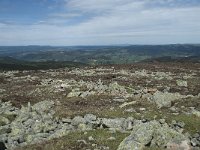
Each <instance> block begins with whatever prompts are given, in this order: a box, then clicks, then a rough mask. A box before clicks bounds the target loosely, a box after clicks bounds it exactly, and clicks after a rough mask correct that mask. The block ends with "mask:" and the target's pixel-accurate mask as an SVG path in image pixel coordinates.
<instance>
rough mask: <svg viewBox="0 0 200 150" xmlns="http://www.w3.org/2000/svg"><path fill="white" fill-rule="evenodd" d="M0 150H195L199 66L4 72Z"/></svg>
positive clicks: (199, 133) (199, 122)
mask: <svg viewBox="0 0 200 150" xmlns="http://www.w3.org/2000/svg"><path fill="white" fill-rule="evenodd" d="M0 149H2V150H4V149H12V150H55V149H56V150H148V149H149V150H157V149H159V150H160V149H161V150H162V149H170V150H182V149H184V150H191V149H194V150H198V149H200V64H199V63H177V62H176V63H140V64H134V65H107V66H96V67H88V66H87V67H79V68H78V67H76V68H63V69H50V70H29V71H2V72H0Z"/></svg>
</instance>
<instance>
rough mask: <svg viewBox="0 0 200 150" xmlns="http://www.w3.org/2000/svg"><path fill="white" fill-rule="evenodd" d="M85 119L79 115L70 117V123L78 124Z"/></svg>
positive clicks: (82, 122) (83, 122)
mask: <svg viewBox="0 0 200 150" xmlns="http://www.w3.org/2000/svg"><path fill="white" fill-rule="evenodd" d="M85 123H86V120H85V119H84V118H83V117H81V116H76V117H74V118H73V119H72V122H71V124H72V125H74V126H78V125H79V124H85Z"/></svg>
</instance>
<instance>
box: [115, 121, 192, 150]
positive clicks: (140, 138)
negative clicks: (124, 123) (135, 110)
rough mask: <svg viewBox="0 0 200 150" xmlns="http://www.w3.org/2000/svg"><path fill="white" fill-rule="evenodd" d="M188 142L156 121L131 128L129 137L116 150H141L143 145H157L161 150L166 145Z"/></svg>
mask: <svg viewBox="0 0 200 150" xmlns="http://www.w3.org/2000/svg"><path fill="white" fill-rule="evenodd" d="M185 140H188V139H187V137H185V136H184V135H183V134H181V133H179V132H177V131H175V130H173V129H171V128H170V127H169V126H168V125H166V124H164V125H161V124H160V123H159V122H157V121H151V122H146V123H138V124H136V125H135V126H134V127H133V130H132V133H131V135H130V136H128V137H127V138H125V139H124V140H123V141H122V142H121V144H120V145H119V147H118V150H130V149H136V150H137V149H142V148H143V147H145V145H148V144H150V146H154V145H157V146H159V147H161V148H164V147H165V146H167V143H169V142H171V141H173V142H182V141H185Z"/></svg>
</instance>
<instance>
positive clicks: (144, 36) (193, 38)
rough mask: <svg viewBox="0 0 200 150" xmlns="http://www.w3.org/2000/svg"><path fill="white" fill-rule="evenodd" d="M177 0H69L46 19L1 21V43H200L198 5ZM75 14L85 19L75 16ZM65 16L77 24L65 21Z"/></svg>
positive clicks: (199, 9)
mask: <svg viewBox="0 0 200 150" xmlns="http://www.w3.org/2000/svg"><path fill="white" fill-rule="evenodd" d="M175 2H177V0H167V1H166V0H140V1H139V0H98V1H97V0H70V1H69V0H68V1H66V3H65V7H66V10H67V11H66V12H63V13H56V14H51V17H52V18H51V19H50V20H46V23H45V21H44V22H42V23H39V24H35V25H29V26H26V25H21V26H20V25H6V26H5V25H1V24H0V32H1V34H0V39H1V40H0V44H1V45H4V44H13V45H15V44H17V45H20V44H50V45H87V44H90V45H92V44H123V43H133V44H145V43H146V44H161V43H196V42H200V18H199V14H200V7H199V6H188V5H183V4H182V5H181V6H180V4H179V3H178V4H176V3H175ZM160 5H162V6H160ZM165 5H166V7H163V6H165ZM170 5H173V7H170ZM90 15H91V16H90ZM79 16H82V18H83V20H81V21H80V20H76V17H79ZM88 16H90V17H88ZM68 19H72V20H73V21H74V20H75V22H76V23H70V22H67V20H68ZM79 19H80V18H79ZM69 21H70V20H69ZM52 22H53V23H52Z"/></svg>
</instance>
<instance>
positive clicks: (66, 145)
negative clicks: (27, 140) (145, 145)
mask: <svg viewBox="0 0 200 150" xmlns="http://www.w3.org/2000/svg"><path fill="white" fill-rule="evenodd" d="M128 135H129V133H120V132H116V133H111V132H109V131H108V130H104V129H99V130H92V131H87V134H84V132H72V133H69V135H67V136H66V137H62V138H60V139H54V140H51V141H47V142H45V143H40V144H35V145H30V146H26V147H22V148H18V149H16V150H22V149H23V150H68V149H71V150H85V149H95V148H98V147H100V146H105V147H109V148H110V150H116V149H117V147H118V145H119V144H120V143H121V141H122V140H123V139H124V138H125V137H127V136H128ZM89 136H92V137H93V138H94V141H89V140H88V137H89ZM110 137H115V140H108V138H110ZM78 140H79V141H81V140H84V141H86V144H84V143H83V142H78ZM92 144H96V145H97V146H92Z"/></svg>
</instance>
